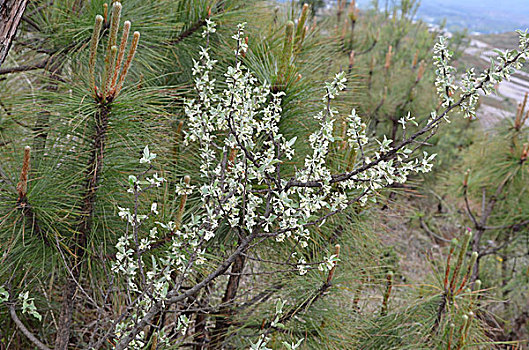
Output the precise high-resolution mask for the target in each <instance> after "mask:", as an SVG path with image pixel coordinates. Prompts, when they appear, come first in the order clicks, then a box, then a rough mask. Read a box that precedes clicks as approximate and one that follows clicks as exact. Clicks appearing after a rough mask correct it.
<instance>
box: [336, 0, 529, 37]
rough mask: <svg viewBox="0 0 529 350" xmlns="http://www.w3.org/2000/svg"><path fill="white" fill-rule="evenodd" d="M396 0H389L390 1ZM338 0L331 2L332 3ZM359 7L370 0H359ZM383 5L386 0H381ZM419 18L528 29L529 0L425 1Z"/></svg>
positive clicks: (453, 26)
mask: <svg viewBox="0 0 529 350" xmlns="http://www.w3.org/2000/svg"><path fill="white" fill-rule="evenodd" d="M392 1H393V0H389V2H390V3H391V2H392ZM333 2H334V3H335V2H336V1H329V3H333ZM357 3H358V4H359V6H360V7H366V6H369V5H370V4H371V3H372V1H371V0H357ZM378 3H379V5H381V6H384V4H385V3H386V2H385V0H379V1H378ZM417 15H418V17H419V18H421V19H423V20H424V21H426V22H428V23H432V24H439V23H440V22H441V21H442V20H443V18H446V19H447V27H448V30H450V31H455V30H461V29H463V28H468V29H469V31H470V32H479V33H501V32H508V31H514V30H516V29H522V30H525V29H526V28H529V0H422V1H421V6H420V7H419V11H418V13H417Z"/></svg>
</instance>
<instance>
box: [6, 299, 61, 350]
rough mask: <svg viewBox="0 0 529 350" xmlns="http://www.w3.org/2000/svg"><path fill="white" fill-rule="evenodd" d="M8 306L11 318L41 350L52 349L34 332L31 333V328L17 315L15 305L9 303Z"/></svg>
mask: <svg viewBox="0 0 529 350" xmlns="http://www.w3.org/2000/svg"><path fill="white" fill-rule="evenodd" d="M8 308H9V314H10V315H11V318H12V319H13V321H14V322H15V324H16V325H17V327H18V329H19V330H20V331H21V332H22V334H24V335H25V336H26V337H27V338H28V339H29V340H30V341H31V342H32V343H33V344H35V346H36V347H37V348H39V349H40V350H51V349H50V348H48V347H47V346H46V345H45V344H44V343H42V342H41V341H40V340H39V339H38V338H37V337H36V336H35V335H34V334H33V333H31V332H30V330H29V329H27V328H26V326H25V325H24V323H22V321H21V320H20V319H19V318H18V316H17V313H16V311H15V305H13V304H8Z"/></svg>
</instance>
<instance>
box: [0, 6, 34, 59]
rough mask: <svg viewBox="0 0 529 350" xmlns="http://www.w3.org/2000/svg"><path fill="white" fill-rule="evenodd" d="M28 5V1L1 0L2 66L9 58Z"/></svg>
mask: <svg viewBox="0 0 529 350" xmlns="http://www.w3.org/2000/svg"><path fill="white" fill-rule="evenodd" d="M27 3H28V1H27V0H0V66H2V63H4V60H5V59H6V57H7V53H8V52H9V48H10V47H11V42H12V41H13V38H14V37H15V34H16V33H17V28H18V25H19V24H20V20H21V19H22V15H23V14H24V11H25V10H26V5H27Z"/></svg>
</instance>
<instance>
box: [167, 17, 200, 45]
mask: <svg viewBox="0 0 529 350" xmlns="http://www.w3.org/2000/svg"><path fill="white" fill-rule="evenodd" d="M205 25H206V20H205V19H201V20H200V21H198V22H195V23H193V24H192V25H191V26H190V27H189V28H188V29H186V30H184V31H183V32H181V33H180V34H179V35H178V36H177V37H176V38H174V39H173V40H171V42H170V44H173V45H176V44H178V43H180V42H181V41H183V40H185V39H186V38H188V37H190V36H191V35H193V34H194V33H196V32H197V31H198V30H199V29H200V28H202V27H203V26H205Z"/></svg>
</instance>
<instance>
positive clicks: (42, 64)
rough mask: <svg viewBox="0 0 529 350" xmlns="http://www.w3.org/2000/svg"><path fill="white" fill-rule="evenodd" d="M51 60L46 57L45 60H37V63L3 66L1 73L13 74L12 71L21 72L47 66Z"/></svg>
mask: <svg viewBox="0 0 529 350" xmlns="http://www.w3.org/2000/svg"><path fill="white" fill-rule="evenodd" d="M49 62H50V59H49V58H46V59H45V60H42V61H40V62H37V63H35V64H27V65H23V66H18V67H8V68H1V69H0V75H3V74H11V73H19V72H27V71H30V70H36V69H42V68H46V66H47V65H48V63H49Z"/></svg>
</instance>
